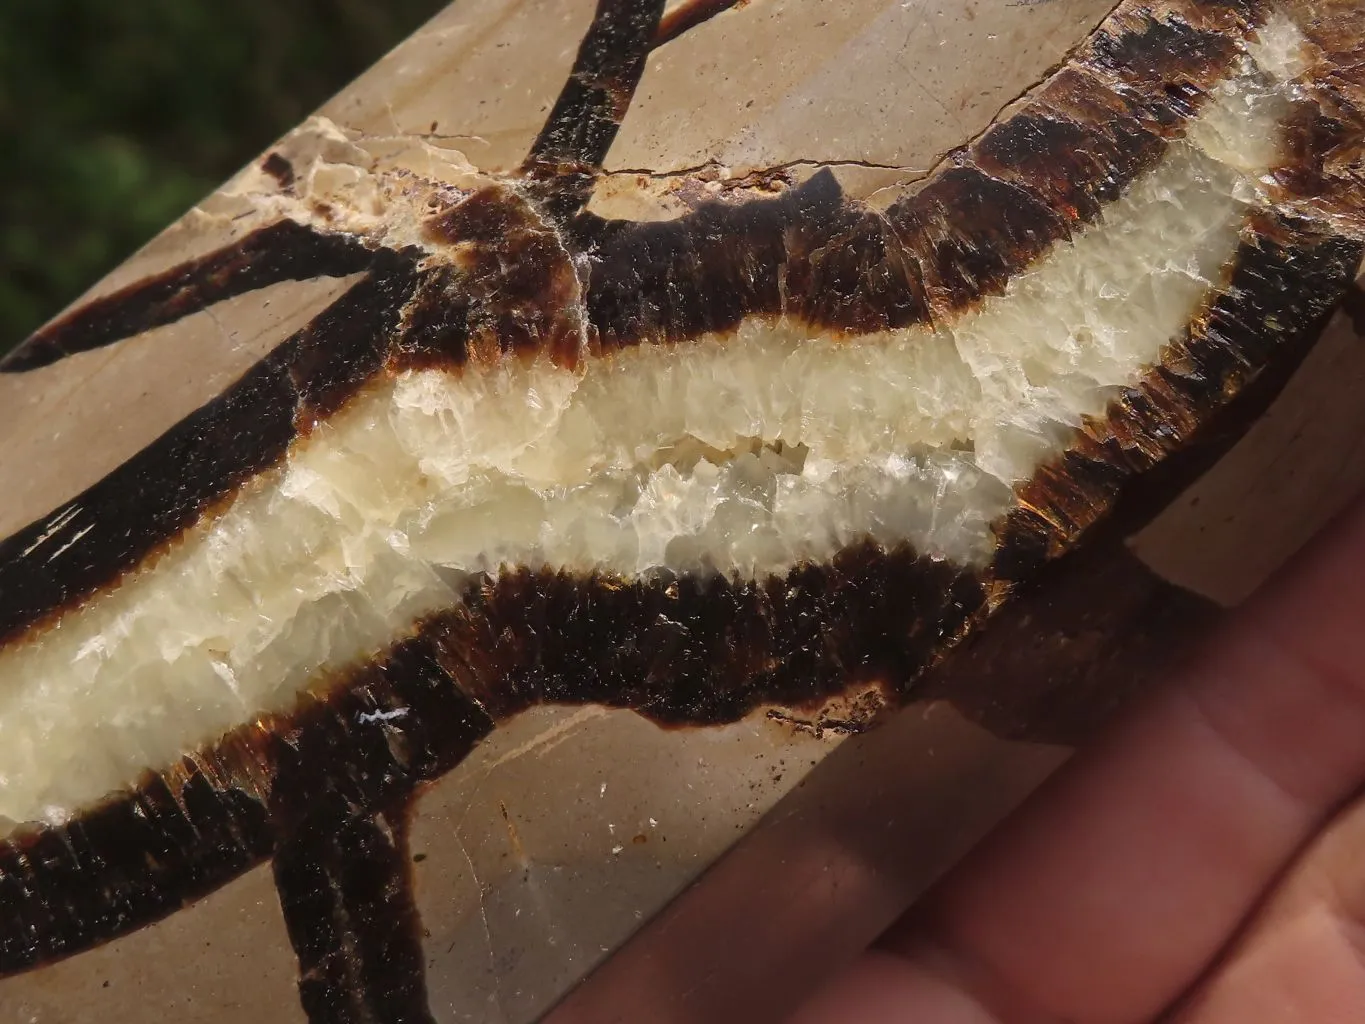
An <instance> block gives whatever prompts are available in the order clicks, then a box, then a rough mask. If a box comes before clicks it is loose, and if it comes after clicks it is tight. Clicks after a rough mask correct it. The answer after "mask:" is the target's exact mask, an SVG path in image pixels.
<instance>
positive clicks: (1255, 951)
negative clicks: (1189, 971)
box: [1172, 797, 1365, 1024]
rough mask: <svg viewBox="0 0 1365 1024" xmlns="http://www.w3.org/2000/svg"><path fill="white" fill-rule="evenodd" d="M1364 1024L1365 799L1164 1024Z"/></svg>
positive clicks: (1332, 830) (1325, 838)
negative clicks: (1177, 1011) (1168, 1023)
mask: <svg viewBox="0 0 1365 1024" xmlns="http://www.w3.org/2000/svg"><path fill="white" fill-rule="evenodd" d="M1362 1020H1365V798H1361V797H1357V799H1356V801H1355V802H1354V804H1353V805H1352V806H1351V807H1350V808H1349V809H1348V810H1347V811H1345V812H1344V813H1343V814H1342V815H1340V816H1339V817H1338V818H1337V820H1336V821H1335V822H1334V824H1333V826H1332V827H1331V828H1330V829H1329V830H1328V831H1327V832H1326V833H1325V834H1324V835H1323V836H1322V837H1321V838H1320V839H1319V840H1318V841H1317V842H1315V843H1314V844H1313V846H1312V847H1311V848H1310V849H1309V850H1308V852H1307V853H1306V854H1305V855H1304V856H1303V857H1301V858H1300V859H1299V861H1298V862H1297V863H1296V864H1295V866H1294V867H1293V868H1292V869H1291V870H1290V872H1289V873H1288V875H1287V876H1286V877H1285V879H1284V881H1283V882H1282V883H1281V884H1280V885H1278V886H1277V887H1276V890H1275V892H1274V894H1273V895H1272V896H1271V897H1270V898H1269V899H1268V900H1267V902H1266V904H1265V906H1264V907H1263V908H1262V909H1261V910H1260V911H1259V912H1258V913H1257V915H1256V917H1255V918H1254V920H1253V921H1252V922H1251V924H1250V925H1249V926H1248V927H1247V929H1246V931H1245V933H1244V934H1243V936H1242V937H1241V938H1240V939H1239V940H1238V942H1237V944H1236V945H1235V946H1234V947H1233V949H1232V951H1231V952H1230V953H1229V954H1228V955H1227V957H1226V958H1225V959H1224V960H1223V961H1222V963H1220V964H1219V966H1218V968H1217V969H1216V970H1215V971H1214V972H1213V973H1212V975H1211V976H1210V978H1209V980H1207V981H1205V982H1203V983H1201V984H1200V985H1199V986H1198V989H1197V991H1196V992H1195V994H1194V995H1193V996H1192V997H1191V998H1190V999H1189V1000H1188V1001H1187V1002H1186V1004H1185V1006H1184V1007H1183V1008H1182V1010H1181V1011H1180V1012H1179V1013H1177V1014H1175V1015H1174V1016H1173V1017H1172V1024H1355V1022H1357V1021H1362Z"/></svg>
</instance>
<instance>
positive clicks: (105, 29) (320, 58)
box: [0, 0, 446, 352]
mask: <svg viewBox="0 0 1365 1024" xmlns="http://www.w3.org/2000/svg"><path fill="white" fill-rule="evenodd" d="M445 2H446V0H233V2H232V3H216V2H210V0H120V2H117V3H110V2H109V0H3V2H0V138H3V139H4V140H5V141H6V143H7V144H6V146H5V149H6V157H5V159H4V161H3V162H0V225H3V229H2V230H0V352H3V351H4V350H5V349H7V348H9V347H10V346H12V345H13V344H15V343H16V342H18V341H19V340H21V339H22V338H23V337H24V336H25V335H26V334H28V333H29V331H31V330H32V329H33V328H34V327H36V326H38V325H39V324H40V323H42V321H44V320H46V319H47V318H48V317H50V316H52V315H53V314H54V313H56V312H57V311H58V310H59V309H60V308H61V307H62V306H64V305H65V304H66V303H68V302H70V301H71V300H72V299H73V298H75V297H76V296H77V295H78V294H79V293H80V292H81V291H82V290H84V289H85V288H86V287H88V286H89V285H90V284H92V283H93V282H94V281H96V280H97V279H98V278H99V277H100V276H101V275H102V274H103V273H104V272H105V271H107V270H109V269H110V268H111V267H113V266H114V265H116V264H117V263H119V262H120V261H121V260H123V259H124V258H125V257H127V256H128V255H129V254H130V253H131V252H132V251H133V250H135V249H136V248H137V247H138V246H140V245H141V244H142V243H143V242H145V241H146V240H147V239H148V238H150V237H151V236H152V235H154V234H155V233H156V232H157V231H159V230H160V229H161V228H163V227H165V226H166V225H167V224H168V223H169V222H170V221H172V220H174V219H175V218H176V217H178V216H179V215H180V214H181V213H183V212H184V211H185V210H186V209H187V208H188V207H190V206H191V205H192V204H193V203H195V202H196V201H198V200H199V199H200V198H201V197H202V196H203V195H204V194H205V193H207V192H208V191H210V190H211V189H213V188H214V187H216V186H217V185H218V184H219V183H220V182H221V181H222V180H223V179H224V178H226V177H227V176H228V175H229V174H231V173H232V172H233V171H235V170H236V169H237V168H238V167H240V166H241V165H242V164H244V163H245V162H246V161H248V160H250V159H251V158H252V157H254V156H255V155H256V154H257V153H259V152H260V151H261V150H262V149H264V148H265V147H266V146H268V145H269V144H270V142H271V141H272V140H273V139H275V138H276V137H278V136H279V135H280V134H282V133H283V132H284V131H286V130H287V129H288V128H290V127H291V126H293V125H294V124H295V123H297V122H298V121H299V120H301V119H302V118H303V117H304V116H306V115H307V114H308V113H309V112H310V111H311V110H313V109H314V108H315V107H317V106H318V105H319V104H320V103H322V102H323V101H324V100H325V99H326V98H327V97H328V96H329V95H331V94H332V93H333V92H335V91H336V90H338V89H339V88H341V87H342V86H343V85H345V84H346V83H347V82H348V81H349V80H350V79H352V78H353V77H355V76H356V75H357V74H359V73H360V72H361V71H362V70H364V69H365V68H366V67H367V66H368V65H369V64H371V63H373V62H374V61H375V60H376V59H378V58H379V57H380V56H381V55H382V54H383V53H384V52H385V51H386V50H388V49H389V48H390V47H392V46H393V45H394V44H395V43H397V42H398V41H399V40H400V39H402V38H403V37H404V36H406V35H407V34H408V33H410V32H411V31H412V30H413V29H415V28H416V27H417V26H418V25H420V24H421V23H422V21H424V20H425V19H426V18H428V17H430V16H431V15H432V14H434V13H435V12H436V11H437V10H438V9H440V8H441V7H442V6H444V4H445Z"/></svg>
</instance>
